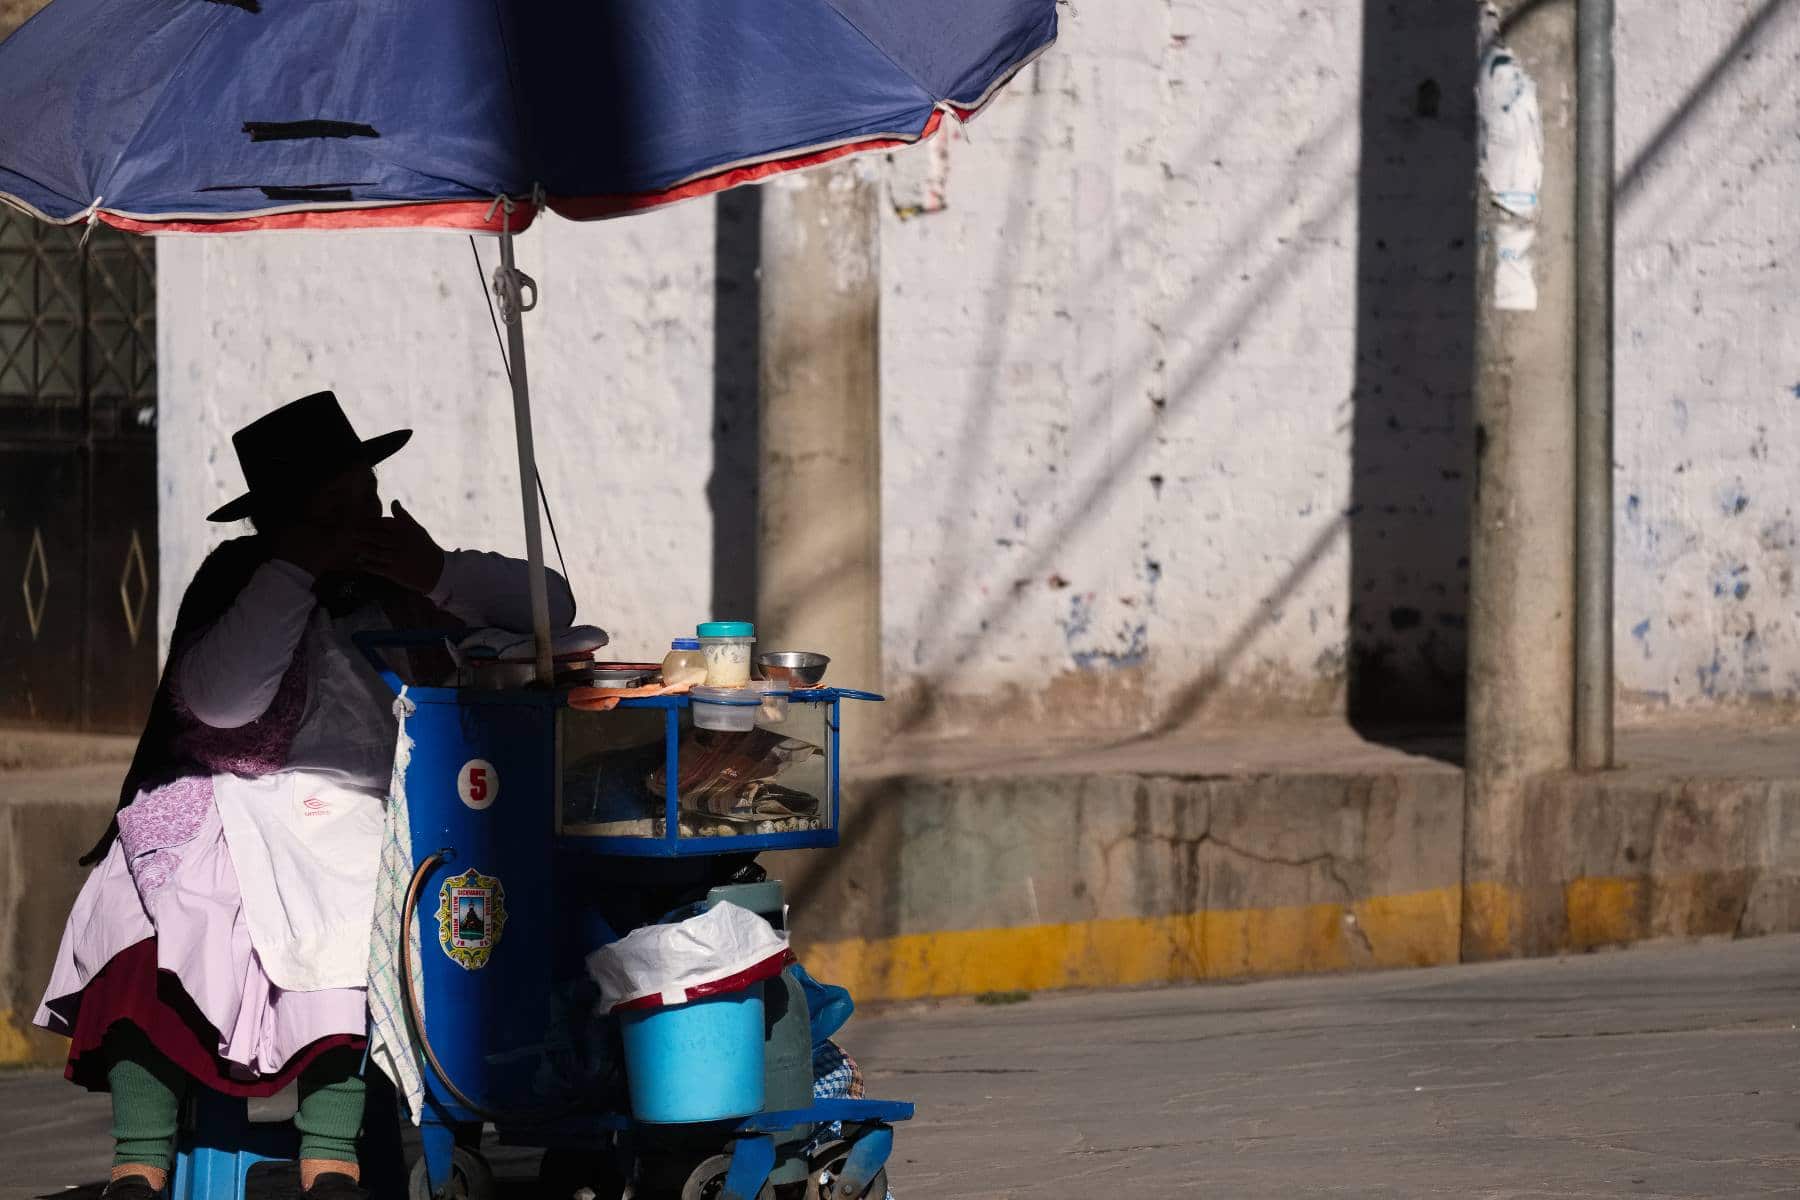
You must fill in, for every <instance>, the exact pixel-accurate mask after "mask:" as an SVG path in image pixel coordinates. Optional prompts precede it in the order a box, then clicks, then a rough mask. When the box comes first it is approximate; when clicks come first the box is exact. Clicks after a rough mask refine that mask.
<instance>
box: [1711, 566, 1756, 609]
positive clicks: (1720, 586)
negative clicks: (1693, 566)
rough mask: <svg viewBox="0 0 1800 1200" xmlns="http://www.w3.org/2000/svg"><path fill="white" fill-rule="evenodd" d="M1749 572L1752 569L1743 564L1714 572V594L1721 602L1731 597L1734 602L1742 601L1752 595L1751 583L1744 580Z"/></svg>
mask: <svg viewBox="0 0 1800 1200" xmlns="http://www.w3.org/2000/svg"><path fill="white" fill-rule="evenodd" d="M1749 572H1750V568H1749V567H1747V566H1745V565H1744V564H1743V563H1739V564H1737V565H1736V566H1733V567H1722V568H1720V569H1719V570H1717V571H1714V572H1713V577H1712V594H1713V595H1714V596H1715V597H1717V598H1718V599H1721V600H1723V599H1724V598H1725V597H1726V596H1730V597H1731V598H1732V599H1734V600H1742V599H1743V598H1744V597H1745V596H1748V595H1749V594H1750V581H1749V580H1747V579H1745V578H1744V576H1745V575H1747V574H1749Z"/></svg>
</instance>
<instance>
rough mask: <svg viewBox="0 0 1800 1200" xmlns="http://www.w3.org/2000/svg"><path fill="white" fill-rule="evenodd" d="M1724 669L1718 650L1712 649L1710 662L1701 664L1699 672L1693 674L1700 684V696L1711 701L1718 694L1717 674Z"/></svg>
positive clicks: (1723, 660)
mask: <svg viewBox="0 0 1800 1200" xmlns="http://www.w3.org/2000/svg"><path fill="white" fill-rule="evenodd" d="M1724 669H1725V659H1724V657H1723V656H1722V655H1720V653H1719V651H1718V649H1717V648H1714V650H1713V656H1712V661H1711V662H1706V663H1701V664H1700V668H1699V670H1698V671H1697V672H1695V677H1696V678H1697V679H1698V680H1699V682H1700V692H1701V694H1702V695H1704V696H1706V697H1707V698H1708V699H1712V698H1714V697H1716V696H1717V695H1718V694H1719V673H1720V672H1722V671H1723V670H1724Z"/></svg>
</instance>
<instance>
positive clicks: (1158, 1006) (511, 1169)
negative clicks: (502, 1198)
mask: <svg viewBox="0 0 1800 1200" xmlns="http://www.w3.org/2000/svg"><path fill="white" fill-rule="evenodd" d="M996 999H999V998H996ZM1797 1025H1800V937H1771V938H1763V939H1756V940H1750V941H1742V942H1731V943H1724V942H1715V943H1708V944H1703V945H1686V946H1653V947H1641V948H1638V949H1633V950H1629V951H1623V952H1618V953H1609V954H1599V955H1591V956H1585V957H1580V958H1569V959H1546V960H1536V961H1529V962H1514V963H1502V964H1492V965H1487V966H1479V967H1447V968H1433V969H1428V970H1419V971H1400V972H1386V973H1375V974H1362V975H1353V976H1333V977H1312V978H1302V979H1288V980H1277V981H1271V982H1263V983H1250V984H1236V985H1208V986H1194V987H1180V988H1165V989H1160V990H1151V991H1137V992H1110V993H1086V994H1063V995H1055V996H1038V997H1033V998H1030V999H1028V1000H1025V1001H1023V1002H1018V1003H1008V1004H979V1003H956V1004H938V1005H915V1006H908V1007H904V1008H891V1009H889V1010H887V1011H885V1012H881V1013H875V1014H865V1015H864V1016H861V1017H859V1018H858V1019H857V1020H856V1021H855V1022H854V1023H853V1024H852V1025H851V1027H850V1030H849V1031H848V1034H847V1036H846V1039H845V1040H846V1042H847V1043H848V1045H849V1046H850V1048H851V1049H852V1051H853V1052H855V1053H856V1054H858V1055H859V1056H861V1058H862V1060H863V1061H864V1063H865V1064H866V1066H867V1067H868V1075H869V1083H870V1091H871V1093H872V1094H880V1095H886V1096H897V1097H906V1098H911V1099H915V1100H916V1101H918V1103H919V1117H918V1119H917V1120H915V1121H913V1122H912V1123H911V1124H910V1125H908V1126H905V1127H903V1128H902V1129H901V1131H900V1136H899V1139H898V1142H897V1146H896V1152H895V1159H896V1160H895V1162H894V1163H893V1164H892V1167H893V1170H892V1174H893V1182H894V1185H895V1189H896V1192H897V1193H898V1195H899V1196H900V1197H901V1200H928V1198H929V1200H937V1198H947V1197H970V1198H973V1197H993V1198H999V1197H1017V1198H1019V1200H1026V1198H1031V1200H1036V1198H1037V1197H1057V1198H1061V1197H1068V1198H1070V1200H1077V1198H1079V1200H1086V1198H1089V1197H1100V1196H1105V1197H1115V1196H1116V1197H1125V1196H1129V1197H1134V1198H1139V1197H1141V1198H1152V1197H1185V1196H1196V1197H1199V1196H1206V1197H1264V1196H1267V1197H1291V1196H1312V1195H1317V1196H1371V1197H1375V1196H1383V1197H1390V1196H1391V1197H1428V1196H1457V1197H1493V1198H1508V1200H1513V1198H1524V1197H1585V1196H1638V1197H1670V1196H1682V1197H1720V1198H1723V1197H1736V1196H1765V1195H1783V1194H1795V1195H1800V1029H1797V1028H1796V1026H1797ZM0 1129H4V1140H3V1141H0V1145H3V1146H4V1147H5V1150H4V1153H3V1155H0V1158H3V1159H4V1161H5V1164H6V1167H7V1170H6V1171H5V1172H4V1174H3V1175H0V1200H25V1198H26V1197H38V1196H55V1195H59V1194H61V1193H62V1191H63V1189H65V1188H67V1187H69V1186H70V1185H79V1184H84V1183H88V1182H90V1181H93V1180H96V1179H98V1178H100V1177H101V1176H102V1175H103V1173H104V1169H105V1164H106V1143H105V1130H106V1110H105V1105H104V1103H103V1102H100V1101H98V1100H97V1098H92V1097H86V1096H83V1095H82V1094H80V1093H77V1092H75V1091H74V1090H73V1089H70V1088H69V1087H68V1085H66V1084H64V1083H62V1082H61V1081H60V1079H58V1078H57V1077H56V1076H54V1075H53V1074H47V1073H43V1072H17V1073H13V1074H7V1075H0ZM496 1165H497V1167H498V1168H499V1169H500V1171H501V1174H502V1178H503V1180H508V1181H514V1182H510V1183H509V1186H508V1187H507V1189H506V1190H507V1192H508V1194H509V1196H517V1197H523V1196H527V1195H530V1188H529V1185H528V1184H527V1183H526V1182H525V1180H526V1179H528V1178H529V1175H530V1172H531V1170H532V1165H533V1164H532V1156H531V1155H530V1154H528V1153H521V1152H518V1151H511V1152H503V1153H498V1154H496Z"/></svg>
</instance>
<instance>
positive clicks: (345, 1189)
mask: <svg viewBox="0 0 1800 1200" xmlns="http://www.w3.org/2000/svg"><path fill="white" fill-rule="evenodd" d="M300 1195H301V1196H303V1197H305V1200H369V1192H368V1189H367V1188H365V1187H363V1186H362V1185H361V1184H360V1183H358V1182H357V1181H356V1180H354V1179H352V1178H350V1177H349V1176H348V1175H346V1174H344V1173H343V1172H342V1171H327V1172H325V1173H324V1174H323V1175H321V1176H319V1177H318V1178H317V1179H315V1180H313V1185H312V1186H311V1187H309V1188H307V1189H306V1190H305V1191H304V1192H301V1193H300ZM133 1200H138V1198H136V1197H133Z"/></svg>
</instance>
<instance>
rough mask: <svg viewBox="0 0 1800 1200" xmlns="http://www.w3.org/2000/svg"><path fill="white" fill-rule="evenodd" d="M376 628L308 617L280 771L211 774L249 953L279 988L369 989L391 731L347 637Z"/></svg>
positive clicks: (372, 677) (384, 696) (376, 684)
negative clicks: (293, 716) (302, 684)
mask: <svg viewBox="0 0 1800 1200" xmlns="http://www.w3.org/2000/svg"><path fill="white" fill-rule="evenodd" d="M383 625H384V622H383V620H382V618H381V616H380V614H379V613H378V612H377V611H375V610H372V609H364V610H361V611H359V612H358V613H355V614H352V615H350V616H347V617H343V618H339V619H338V620H337V621H335V622H333V621H331V620H329V619H328V618H327V617H326V616H325V615H324V613H323V612H315V613H314V614H313V617H312V621H311V623H310V625H309V626H308V629H307V632H306V635H305V636H304V637H303V638H302V641H301V648H302V649H303V650H304V652H305V653H306V654H307V655H308V659H309V661H308V666H309V667H310V668H311V676H310V679H309V686H308V688H307V691H308V695H307V703H306V712H305V715H304V716H303V717H302V718H301V722H300V727H299V730H298V731H297V732H296V734H295V737H294V742H293V746H292V749H291V751H290V763H291V764H292V766H291V769H289V770H286V771H282V772H279V773H277V774H274V775H266V776H264V777H262V778H261V779H245V778H242V777H240V776H237V775H215V776H213V799H214V802H215V803H216V804H217V806H218V809H219V817H220V819H221V821H222V823H223V825H224V828H225V842H226V845H227V846H228V847H229V848H230V850H231V861H232V864H233V865H234V866H235V867H236V868H237V875H238V885H239V887H241V888H242V890H243V896H244V919H245V923H246V924H247V925H248V926H249V930H250V942H251V945H252V946H254V947H255V949H256V953H257V957H258V958H260V959H261V960H262V966H263V971H264V973H266V974H267V975H268V977H269V979H270V981H271V982H273V983H274V984H275V986H276V987H279V988H282V989H285V990H287V991H302V992H303V991H318V990H320V989H323V988H345V987H363V986H364V985H365V984H366V983H367V981H368V966H369V929H370V921H371V918H372V915H373V913H374V911H375V877H376V874H377V872H378V870H379V867H380V860H381V842H382V817H383V797H384V796H385V793H386V787H387V783H388V777H389V773H390V770H391V766H392V762H393V753H394V729H395V725H394V717H393V712H392V708H391V706H392V703H393V696H392V695H391V694H390V693H389V692H388V689H387V687H386V685H385V684H383V683H382V682H381V679H380V677H379V676H377V675H376V674H375V673H374V671H372V670H370V669H369V667H368V664H367V663H365V662H364V661H363V660H362V658H361V656H360V655H359V654H358V653H357V652H356V650H355V648H354V646H353V645H352V644H351V642H350V635H351V634H352V633H353V632H355V631H357V630H361V629H374V628H380V627H382V626H383Z"/></svg>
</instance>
